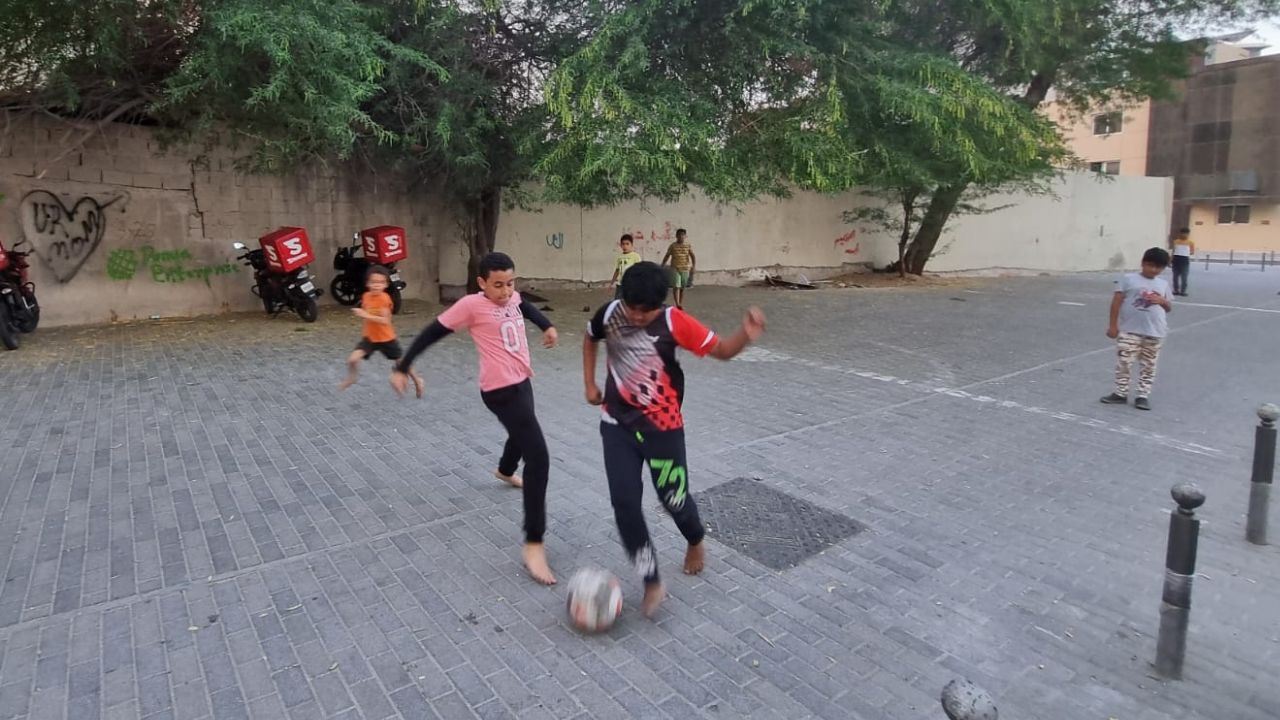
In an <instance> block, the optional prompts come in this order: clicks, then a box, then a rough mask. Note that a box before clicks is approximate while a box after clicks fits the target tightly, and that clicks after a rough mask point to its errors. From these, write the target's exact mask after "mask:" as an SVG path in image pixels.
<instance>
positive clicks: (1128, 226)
mask: <svg viewBox="0 0 1280 720" xmlns="http://www.w3.org/2000/svg"><path fill="white" fill-rule="evenodd" d="M1054 194H1055V195H1056V197H1053V196H1042V197H1017V196H995V197H991V198H987V199H985V200H984V201H983V203H984V204H985V205H987V206H989V207H997V206H1001V205H1012V207H1009V208H1007V209H1004V210H1000V211H998V212H994V213H990V214H986V215H970V216H962V217H959V218H956V219H954V220H953V221H952V223H951V227H950V231H949V232H948V233H947V234H946V235H944V236H943V238H942V240H940V241H939V243H938V249H937V251H936V252H935V255H934V258H933V260H932V261H931V262H930V263H929V270H933V271H936V272H952V271H963V270H988V269H1001V268H1007V269H1019V270H1039V271H1045V272H1081V271H1089V270H1117V269H1120V268H1134V267H1137V266H1138V264H1139V262H1140V261H1141V258H1142V253H1143V252H1144V251H1146V250H1147V248H1151V247H1167V246H1168V244H1169V240H1168V225H1169V221H1168V218H1169V213H1170V209H1171V208H1172V205H1173V180H1172V179H1171V178H1148V177H1111V178H1105V179H1099V178H1098V177H1097V176H1096V175H1095V174H1094V173H1071V174H1069V175H1067V176H1066V178H1065V179H1064V180H1063V181H1062V182H1059V183H1056V184H1055V186H1054ZM895 252H896V251H895V250H894V249H893V247H892V246H891V245H889V244H885V243H882V244H880V245H877V255H876V262H877V264H883V263H887V262H889V261H890V260H891V259H892V258H893V257H894V254H895Z"/></svg>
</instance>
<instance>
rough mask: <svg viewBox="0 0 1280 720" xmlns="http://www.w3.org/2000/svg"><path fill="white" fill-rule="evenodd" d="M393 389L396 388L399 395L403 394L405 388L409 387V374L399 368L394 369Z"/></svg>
mask: <svg viewBox="0 0 1280 720" xmlns="http://www.w3.org/2000/svg"><path fill="white" fill-rule="evenodd" d="M391 389H392V390H395V391H396V394H397V395H400V396H403V395H404V393H405V390H407V389H409V376H408V375H407V374H405V373H402V372H400V371H399V370H392V371H391Z"/></svg>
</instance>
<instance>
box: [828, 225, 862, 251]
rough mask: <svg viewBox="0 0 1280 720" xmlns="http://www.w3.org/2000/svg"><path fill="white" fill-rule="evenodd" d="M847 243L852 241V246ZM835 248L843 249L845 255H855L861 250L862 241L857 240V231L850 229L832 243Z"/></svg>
mask: <svg viewBox="0 0 1280 720" xmlns="http://www.w3.org/2000/svg"><path fill="white" fill-rule="evenodd" d="M849 243H853V245H852V246H850V245H849ZM832 245H833V246H835V248H836V249H837V250H844V254H845V255H857V254H858V253H860V252H862V243H860V242H858V231H857V230H850V231H849V232H847V233H845V234H843V235H841V236H840V237H838V238H836V239H835V242H833V243H832Z"/></svg>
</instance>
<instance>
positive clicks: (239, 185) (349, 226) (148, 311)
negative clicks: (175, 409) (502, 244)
mask: <svg viewBox="0 0 1280 720" xmlns="http://www.w3.org/2000/svg"><path fill="white" fill-rule="evenodd" d="M15 118H16V119H15ZM0 125H3V126H5V127H6V130H5V132H4V134H3V135H0V194H3V195H4V196H5V197H4V201H3V203H2V204H0V242H2V243H3V244H4V245H5V246H6V247H8V246H12V245H13V244H14V243H16V242H17V240H18V239H19V238H25V239H26V240H27V241H28V242H29V243H31V244H32V245H34V246H35V254H33V255H32V256H31V257H30V258H29V260H30V262H31V265H32V267H31V279H32V281H34V282H35V283H36V286H37V287H36V293H37V296H38V297H39V298H40V304H41V324H42V325H50V326H51V325H65V324H78V323H98V322H108V321H114V320H130V319H135V318H146V317H149V316H151V315H161V316H164V317H170V316H184V315H197V314H203V313H214V312H220V311H225V310H253V309H258V308H261V307H262V305H261V302H260V301H259V300H258V299H257V298H256V297H255V296H254V295H252V294H251V293H250V287H251V286H252V285H253V280H252V277H253V274H252V272H251V271H250V270H249V269H248V268H245V267H242V266H240V265H239V264H238V263H236V261H235V259H234V258H235V255H236V254H237V253H236V252H235V251H234V250H232V248H231V243H232V242H234V241H237V240H239V241H242V242H245V243H247V244H249V245H251V246H256V244H257V238H258V237H259V236H261V235H264V234H266V233H267V232H270V231H271V230H274V229H276V228H277V227H280V226H282V225H298V226H302V227H305V228H306V229H307V231H308V234H309V235H310V238H311V244H312V247H313V249H314V251H315V255H316V261H315V262H314V263H313V264H312V265H311V266H310V270H311V272H312V273H313V274H315V275H317V276H318V277H319V279H320V281H321V283H322V284H323V286H324V287H326V288H327V287H328V286H329V283H330V280H331V279H332V277H333V275H334V270H333V255H334V252H335V251H336V250H337V248H338V247H339V246H340V245H342V244H345V243H347V242H348V241H349V240H350V237H351V234H352V233H353V232H355V231H357V230H360V229H362V228H366V227H370V226H373V225H384V224H385V225H402V226H404V227H405V229H406V235H407V237H408V241H409V258H408V259H407V260H406V261H404V262H402V263H400V264H399V267H400V270H401V272H402V274H403V276H404V279H405V281H406V282H407V283H408V284H409V287H408V289H407V291H406V294H407V296H408V297H425V298H428V299H431V300H435V299H436V298H437V297H438V292H437V279H438V274H437V272H436V269H437V258H438V253H437V247H436V244H437V240H438V239H439V237H440V236H442V235H445V234H446V233H450V232H451V230H452V227H453V222H452V221H451V220H447V218H448V212H447V210H446V209H445V208H444V206H443V204H442V203H441V202H440V200H439V197H438V194H436V193H431V192H425V193H419V194H417V195H414V194H410V193H406V192H405V191H404V190H403V183H401V182H398V181H396V180H395V179H394V178H390V177H378V176H376V175H374V174H372V173H369V172H367V171H364V170H359V169H355V168H351V167H342V166H337V167H332V168H309V169H307V170H305V171H300V172H298V173H295V174H293V175H289V176H261V175H245V174H242V173H239V172H236V171H235V169H234V167H233V162H232V158H231V155H230V153H229V152H227V151H221V150H217V149H214V150H210V151H206V150H205V149H204V148H171V149H170V150H169V151H168V152H164V151H163V148H162V147H161V145H160V143H159V142H158V141H157V140H156V138H155V134H154V133H153V132H152V131H151V130H150V129H148V128H142V127H133V126H128V125H123V124H117V125H111V126H108V127H107V128H106V129H105V130H104V131H103V132H102V133H100V134H94V135H93V136H92V137H91V139H90V140H89V141H88V142H87V143H85V145H84V146H83V147H80V148H77V149H75V151H74V152H64V146H63V145H62V139H63V137H64V136H65V135H66V134H67V127H66V126H63V125H59V124H57V123H56V122H55V121H53V120H47V119H43V118H38V119H32V118H31V117H29V116H21V117H20V116H8V117H6V116H3V115H0ZM80 132H83V129H81V130H80V131H78V132H77V133H76V134H77V135H79V134H80ZM26 249H28V250H29V249H31V248H30V247H28V248H26ZM321 301H322V302H323V303H329V302H331V298H330V297H329V296H328V295H327V293H326V296H325V297H324V298H322V300H321Z"/></svg>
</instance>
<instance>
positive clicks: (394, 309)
mask: <svg viewBox="0 0 1280 720" xmlns="http://www.w3.org/2000/svg"><path fill="white" fill-rule="evenodd" d="M387 294H388V295H390V296H391V314H392V315H399V314H400V304H401V303H402V302H403V299H402V298H401V297H400V291H399V290H396V289H395V288H387Z"/></svg>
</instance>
